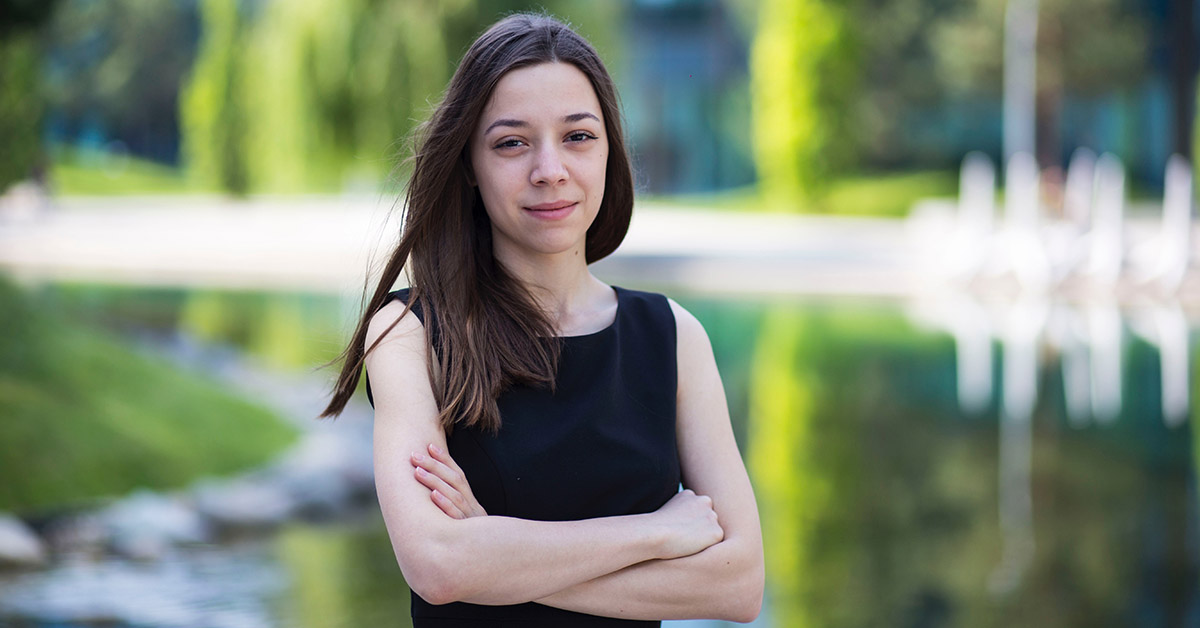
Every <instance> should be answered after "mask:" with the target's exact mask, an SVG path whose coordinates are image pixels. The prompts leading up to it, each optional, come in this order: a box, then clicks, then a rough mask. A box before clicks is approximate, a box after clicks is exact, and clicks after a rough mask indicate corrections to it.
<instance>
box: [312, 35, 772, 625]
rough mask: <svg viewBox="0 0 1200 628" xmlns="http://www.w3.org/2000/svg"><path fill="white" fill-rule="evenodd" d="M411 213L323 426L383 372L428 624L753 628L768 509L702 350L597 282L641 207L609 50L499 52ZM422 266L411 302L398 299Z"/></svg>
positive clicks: (521, 41) (521, 46)
mask: <svg viewBox="0 0 1200 628" xmlns="http://www.w3.org/2000/svg"><path fill="white" fill-rule="evenodd" d="M406 201H407V208H406V217H405V224H404V231H403V234H402V237H401V239H400V241H399V244H398V245H397V248H396V250H395V252H394V253H393V255H392V256H391V258H390V261H389V263H388V265H387V266H386V268H385V270H384V273H383V277H382V278H381V281H380V284H379V286H378V288H377V289H376V290H375V293H374V296H373V297H372V299H371V301H370V302H369V304H368V306H367V310H366V313H365V315H364V317H363V319H362V320H361V321H360V323H359V326H358V329H357V331H356V332H355V334H354V337H353V339H352V341H351V343H350V346H349V347H348V348H347V350H346V352H345V353H344V354H343V359H344V363H343V368H342V371H341V375H340V378H339V380H338V382H337V388H336V391H335V394H334V397H333V399H332V401H331V402H330V404H329V407H328V408H327V409H326V410H325V412H324V414H323V416H336V415H337V414H339V413H340V412H341V410H342V409H343V408H344V406H345V404H346V402H347V400H348V399H349V397H350V395H351V394H352V393H353V392H354V389H355V387H356V385H357V383H358V376H359V371H360V367H361V366H362V365H364V364H365V366H366V371H367V373H368V379H367V394H368V397H369V398H370V399H371V400H372V402H373V404H374V407H375V443H374V449H375V481H376V487H377V490H378V496H379V503H380V507H381V508H382V510H383V515H384V519H385V521H386V523H387V527H388V532H389V535H390V536H391V539H392V545H393V548H394V550H395V553H396V559H397V561H398V563H399V565H400V569H401V571H402V572H403V574H404V577H405V580H406V581H407V582H408V584H409V586H410V588H411V589H412V593H413V595H412V612H413V624H414V626H417V627H422V626H486V625H491V624H492V623H501V622H505V621H507V622H510V623H507V624H505V625H514V626H515V625H520V626H609V625H614V626H615V625H629V624H640V623H641V622H649V623H650V624H651V625H654V624H656V623H657V622H658V621H659V620H662V619H676V618H697V617H704V618H720V619H729V620H733V621H750V620H751V619H753V618H754V617H755V616H757V615H758V612H759V607H760V605H761V601H762V593H763V558H762V540H761V534H760V530H759V522H758V514H757V508H756V505H755V502H754V495H753V493H752V491H751V487H750V482H749V479H748V477H747V475H746V471H745V468H744V466H743V464H742V460H741V457H740V455H739V453H738V450H737V446H736V443H735V442H734V438H733V432H732V429H731V427H730V423H729V415H728V410H727V406H726V403H725V397H724V392H723V389H722V386H721V380H720V376H719V374H718V373H717V368H716V364H715V362H714V359H713V354H712V349H711V346H710V344H709V341H708V337H707V335H706V334H705V332H704V329H703V327H701V325H700V323H699V322H698V321H697V320H696V318H695V317H693V316H692V315H691V314H689V313H688V312H687V311H686V310H684V309H683V308H682V307H680V306H679V305H678V304H676V303H675V302H673V301H670V300H668V299H667V298H665V297H663V296H661V295H657V294H652V293H646V292H640V291H635V290H626V289H622V288H615V287H610V286H608V285H605V284H604V283H603V282H601V281H600V280H598V279H597V278H595V277H594V276H592V274H591V273H590V272H589V270H588V264H589V263H591V262H594V261H596V260H598V259H600V258H603V257H605V256H606V255H608V254H609V253H611V252H612V251H613V250H614V249H616V248H617V245H619V244H620V242H621V240H622V239H623V238H624V236H625V232H626V230H627V229H628V226H629V218H630V214H631V211H632V206H633V177H632V173H631V171H630V166H629V158H628V155H627V153H626V149H625V144H624V138H623V135H622V131H621V123H620V115H619V111H618V105H617V96H616V92H615V89H614V86H613V82H612V79H611V78H610V77H609V75H608V72H607V71H606V70H605V68H604V65H603V64H602V63H601V61H600V59H599V57H598V56H597V54H596V52H595V50H593V48H592V47H591V45H589V44H588V43H587V42H586V41H585V40H584V39H583V38H581V37H580V36H579V35H578V34H576V33H575V32H573V31H572V30H571V29H569V28H568V27H566V26H565V25H563V24H562V23H560V22H558V21H556V20H554V19H552V18H549V17H545V16H532V15H514V16H510V17H507V18H505V19H503V20H501V21H500V22H498V23H497V24H495V25H493V26H492V27H491V28H490V29H489V30H488V31H487V32H485V33H484V34H483V35H481V36H480V37H479V39H478V40H476V41H475V43H474V44H473V45H472V46H471V47H470V49H469V50H468V51H467V53H466V55H465V56H464V57H463V59H462V61H461V63H460V65H459V67H458V69H457V71H456V72H455V74H454V77H453V78H452V79H451V81H450V85H449V87H448V88H447V90H446V94H445V96H444V99H443V100H442V102H441V103H440V104H439V105H438V106H437V107H436V109H435V111H434V113H433V115H432V118H431V119H430V120H429V122H428V123H426V126H425V127H424V129H423V131H422V134H421V137H420V138H419V144H418V148H417V150H416V153H415V158H414V162H413V173H412V178H411V180H410V183H409V187H408V190H407V196H406ZM406 263H407V264H408V266H407V268H408V273H409V280H410V285H411V288H409V289H405V290H396V291H392V290H391V288H392V286H393V285H394V284H395V283H396V281H397V280H398V279H399V275H400V272H401V270H402V269H403V268H404V267H405V264H406ZM372 382H373V383H374V387H373V389H372V386H371V383H372ZM681 486H682V490H681ZM639 620H641V621H639Z"/></svg>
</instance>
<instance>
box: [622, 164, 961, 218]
mask: <svg viewBox="0 0 1200 628" xmlns="http://www.w3.org/2000/svg"><path fill="white" fill-rule="evenodd" d="M957 194H958V182H957V178H956V175H955V174H954V173H953V172H943V171H936V170H923V171H912V172H892V173H874V174H860V175H850V176H844V177H842V178H839V179H836V180H834V181H832V182H831V183H830V184H829V188H828V189H827V190H825V192H824V193H823V194H822V195H820V197H819V198H816V199H812V200H808V201H804V200H796V201H795V202H792V203H787V204H780V203H779V202H778V201H770V200H768V199H766V198H764V197H763V196H762V194H760V193H759V190H758V188H757V187H754V186H750V187H745V188H736V189H731V190H722V191H719V192H712V193H707V194H681V195H675V196H662V197H648V198H646V199H644V200H646V201H649V202H651V203H654V204H656V205H662V206H671V205H679V206H685V207H692V208H711V209H715V210H722V211H738V212H782V213H795V214H829V215H835V216H892V217H902V216H906V215H908V211H909V210H910V209H912V206H913V204H914V203H916V202H917V201H919V200H922V199H926V198H931V197H953V196H956V195H957Z"/></svg>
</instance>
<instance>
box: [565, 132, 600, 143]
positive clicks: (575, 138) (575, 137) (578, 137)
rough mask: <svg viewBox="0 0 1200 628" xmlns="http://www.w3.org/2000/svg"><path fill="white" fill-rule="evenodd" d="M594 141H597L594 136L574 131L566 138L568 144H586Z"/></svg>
mask: <svg viewBox="0 0 1200 628" xmlns="http://www.w3.org/2000/svg"><path fill="white" fill-rule="evenodd" d="M594 139H597V138H596V136H595V135H592V134H591V133H588V132H587V131H576V132H574V133H572V134H570V135H568V136H567V141H568V142H586V141H588V140H594Z"/></svg>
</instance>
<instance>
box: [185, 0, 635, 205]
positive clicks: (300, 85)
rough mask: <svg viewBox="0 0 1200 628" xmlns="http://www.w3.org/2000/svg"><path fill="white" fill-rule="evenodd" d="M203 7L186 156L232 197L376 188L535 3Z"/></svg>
mask: <svg viewBox="0 0 1200 628" xmlns="http://www.w3.org/2000/svg"><path fill="white" fill-rule="evenodd" d="M202 2H203V3H202V11H201V15H202V43H201V52H200V56H199V58H198V60H197V63H196V65H195V68H194V71H193V73H192V75H191V78H190V80H189V84H188V86H187V88H186V96H185V98H184V101H183V120H184V127H183V136H184V144H185V151H184V152H185V155H186V156H187V161H188V167H189V168H190V169H191V170H192V171H193V173H194V174H195V176H196V177H198V178H199V180H200V181H201V182H202V184H203V185H213V186H216V187H220V188H222V189H225V190H228V191H231V192H234V193H245V192H246V191H287V192H294V191H309V192H312V191H338V190H341V189H344V188H346V187H369V186H373V185H374V184H375V182H377V181H378V180H380V179H382V178H383V177H384V175H386V174H387V173H388V172H389V171H390V170H392V169H393V167H395V166H396V165H397V162H398V161H401V158H402V157H403V156H405V155H406V154H407V153H406V148H407V146H406V145H405V142H406V140H407V138H408V137H409V136H410V134H411V132H412V130H413V128H414V126H415V125H416V124H417V122H419V121H420V120H423V119H425V118H426V117H427V115H428V113H429V111H430V108H431V107H432V105H433V103H434V102H436V100H437V95H438V94H440V93H441V91H442V89H443V88H444V87H445V84H446V82H447V81H448V80H449V77H450V73H451V72H452V71H453V69H454V64H455V63H456V62H457V60H458V57H459V55H460V54H461V53H462V52H463V51H465V50H466V47H467V45H468V44H469V43H470V42H471V40H473V39H474V37H475V36H477V35H478V33H479V32H480V31H482V30H483V29H484V28H485V27H486V26H488V25H489V24H490V23H491V22H493V21H494V20H495V19H496V18H498V17H500V16H501V15H502V14H504V13H507V12H511V11H514V10H528V9H529V3H528V2H498V3H486V4H483V5H479V4H477V3H476V2H475V0H454V1H452V2H435V1H433V0H412V1H409V2H391V1H384V0H305V1H304V2H287V3H284V2H271V3H265V4H264V5H262V6H261V7H259V8H258V10H257V12H255V11H251V10H250V6H251V5H249V4H248V3H246V2H238V1H237V0H202ZM483 6H486V7H487V8H488V10H481V9H482V7H483ZM544 6H545V8H546V9H547V10H549V11H551V12H553V13H557V14H558V15H560V16H563V17H570V15H571V14H575V15H581V16H583V17H584V18H585V19H589V20H591V22H590V23H591V24H592V28H594V29H597V30H606V29H605V24H611V23H612V22H613V20H615V14H614V13H613V12H612V10H611V9H610V8H604V7H603V6H598V7H592V6H591V5H590V4H588V3H582V2H568V1H560V2H546V3H544ZM608 30H615V29H608ZM602 39H603V38H602ZM398 174H399V176H403V168H402V167H401V169H400V172H399V173H398Z"/></svg>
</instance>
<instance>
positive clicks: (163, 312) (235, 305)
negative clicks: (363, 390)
mask: <svg viewBox="0 0 1200 628" xmlns="http://www.w3.org/2000/svg"><path fill="white" fill-rule="evenodd" d="M53 294H54V301H55V303H56V307H57V308H58V309H59V310H61V311H62V312H64V313H66V314H68V315H72V316H75V317H77V318H81V319H85V320H87V321H88V322H89V323H91V324H94V325H96V326H99V327H101V328H104V329H109V330H112V331H114V332H118V333H144V334H151V335H157V336H160V337H161V336H172V335H174V334H179V333H182V334H184V335H186V336H187V337H188V338H191V339H195V340H198V341H201V342H204V343H205V344H207V345H209V346H214V347H215V346H224V347H231V348H236V349H237V350H238V351H241V352H243V353H245V354H247V355H249V356H250V357H252V358H254V359H256V360H257V361H259V362H260V363H262V364H265V365H267V366H270V367H274V368H277V369H279V370H283V371H287V370H299V369H305V368H312V367H314V366H316V365H318V364H322V363H324V362H327V361H328V360H330V359H332V358H334V357H335V356H337V355H338V353H339V352H340V351H341V350H342V348H344V345H343V344H342V339H343V338H344V337H345V335H346V334H347V333H349V330H347V329H346V326H347V325H348V324H349V322H348V320H347V317H348V315H349V314H348V312H346V311H344V310H343V308H344V305H342V304H341V303H340V301H339V300H338V299H337V298H336V297H333V296H327V295H319V294H289V293H263V292H245V291H239V290H221V289H200V288H191V289H189V288H176V289H163V288H153V287H145V288H136V287H121V286H104V285H93V284H78V285H70V284H58V285H55V286H54V288H53Z"/></svg>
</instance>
